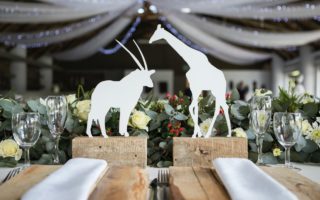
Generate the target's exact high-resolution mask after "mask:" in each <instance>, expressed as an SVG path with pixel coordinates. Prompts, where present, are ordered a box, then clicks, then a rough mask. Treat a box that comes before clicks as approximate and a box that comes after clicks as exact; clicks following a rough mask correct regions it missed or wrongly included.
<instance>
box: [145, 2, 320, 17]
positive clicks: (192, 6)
mask: <svg viewBox="0 0 320 200" xmlns="http://www.w3.org/2000/svg"><path fill="white" fill-rule="evenodd" d="M151 2H152V3H154V4H155V5H157V6H158V7H159V8H160V9H162V10H167V11H168V10H172V11H174V10H178V11H185V10H186V9H187V10H188V12H191V13H197V14H205V15H211V16H220V17H227V18H242V19H243V18H249V19H261V20H264V19H279V18H283V19H303V18H313V17H315V16H319V15H320V4H319V3H300V4H299V5H290V4H289V5H285V4H282V3H281V1H273V2H272V1H270V2H269V3H270V5H276V6H271V7H270V6H263V3H261V1H260V3H258V1H257V3H255V4H240V5H239V6H236V5H235V6H232V3H229V5H228V6H225V7H223V9H222V8H221V7H220V6H217V5H219V4H217V3H215V1H213V2H211V1H209V0H206V1H200V2H199V3H198V1H194V2H193V3H190V1H188V0H181V1H173V2H176V3H173V2H172V0H151ZM216 2H218V1H216ZM221 5H223V3H221Z"/></svg>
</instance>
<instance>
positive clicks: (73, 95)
mask: <svg viewBox="0 0 320 200" xmlns="http://www.w3.org/2000/svg"><path fill="white" fill-rule="evenodd" d="M66 98H67V102H68V104H72V103H73V102H75V100H77V97H76V95H75V94H69V95H68V96H66Z"/></svg>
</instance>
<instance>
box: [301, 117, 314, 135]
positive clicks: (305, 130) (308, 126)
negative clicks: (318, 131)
mask: <svg viewBox="0 0 320 200" xmlns="http://www.w3.org/2000/svg"><path fill="white" fill-rule="evenodd" d="M311 131H312V126H311V124H310V123H309V121H308V120H303V121H302V127H301V132H302V134H303V135H308V134H309V133H310V132H311Z"/></svg>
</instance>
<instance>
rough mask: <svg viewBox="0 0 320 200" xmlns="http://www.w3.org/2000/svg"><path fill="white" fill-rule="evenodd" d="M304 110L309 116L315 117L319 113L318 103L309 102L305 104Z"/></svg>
mask: <svg viewBox="0 0 320 200" xmlns="http://www.w3.org/2000/svg"><path fill="white" fill-rule="evenodd" d="M303 112H304V114H305V115H307V116H308V117H309V118H311V117H314V116H316V114H317V113H318V105H317V104H316V103H307V104H305V105H304V106H303Z"/></svg>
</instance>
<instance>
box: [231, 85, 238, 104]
mask: <svg viewBox="0 0 320 200" xmlns="http://www.w3.org/2000/svg"><path fill="white" fill-rule="evenodd" d="M239 99H240V94H239V91H238V90H237V89H236V88H235V89H232V91H231V101H237V100H239Z"/></svg>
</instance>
